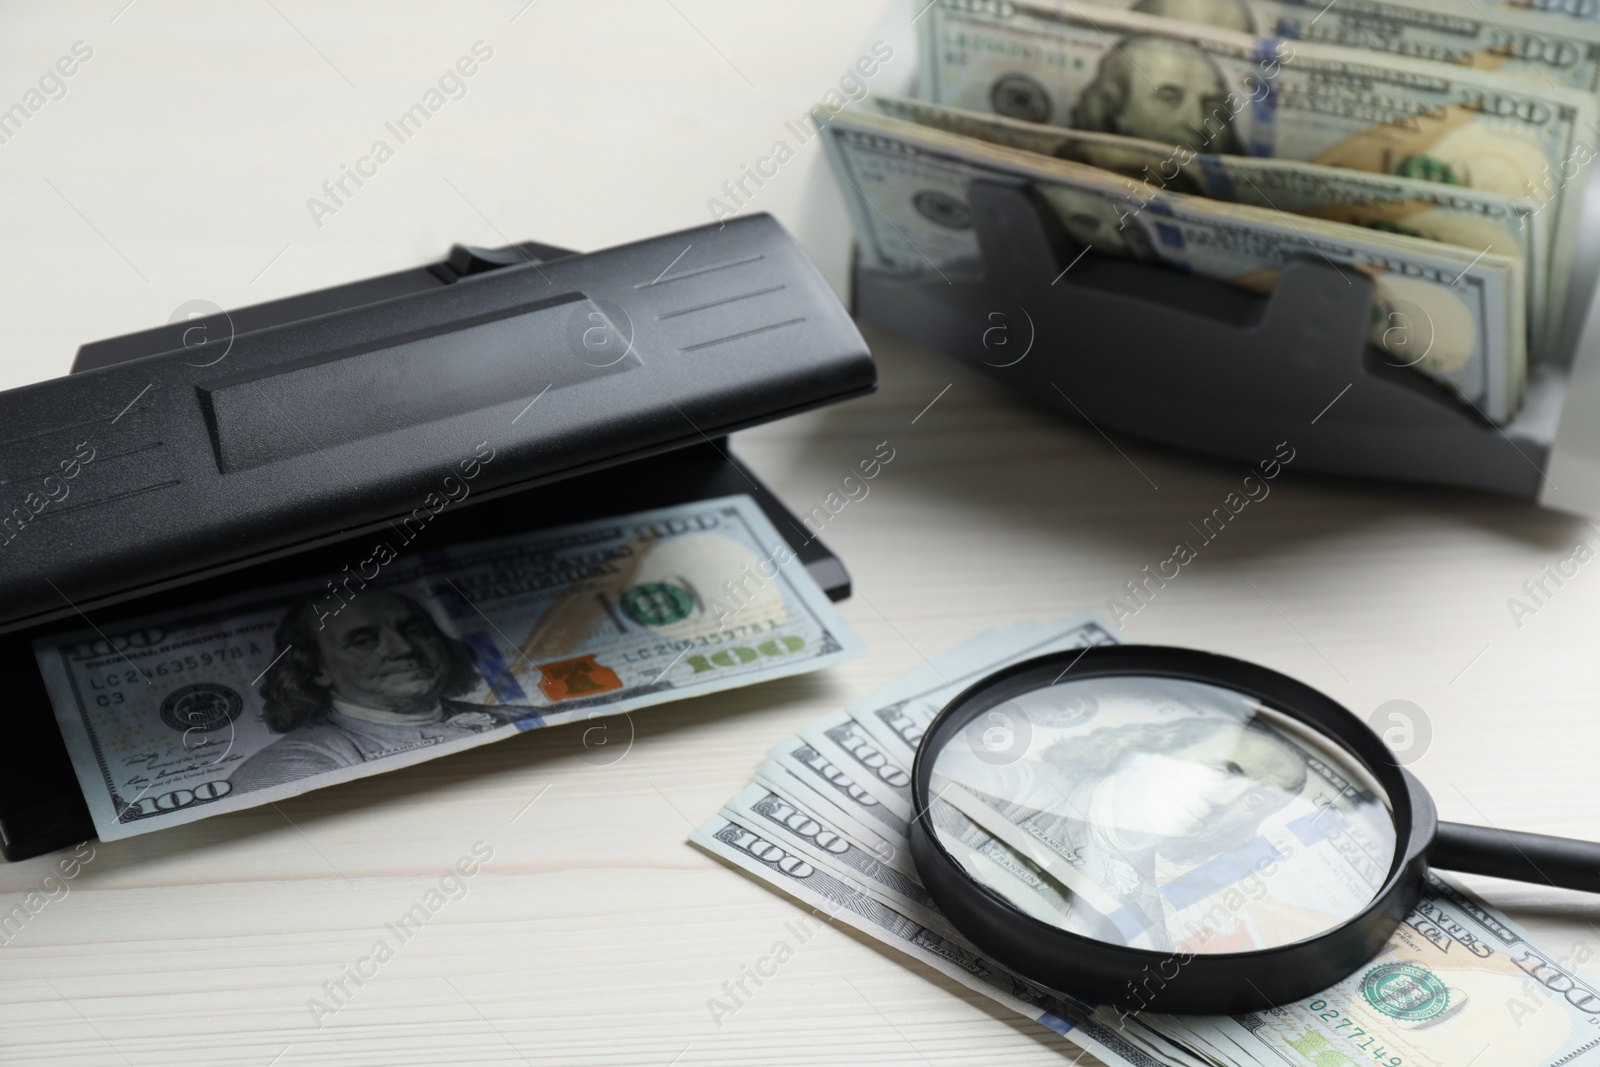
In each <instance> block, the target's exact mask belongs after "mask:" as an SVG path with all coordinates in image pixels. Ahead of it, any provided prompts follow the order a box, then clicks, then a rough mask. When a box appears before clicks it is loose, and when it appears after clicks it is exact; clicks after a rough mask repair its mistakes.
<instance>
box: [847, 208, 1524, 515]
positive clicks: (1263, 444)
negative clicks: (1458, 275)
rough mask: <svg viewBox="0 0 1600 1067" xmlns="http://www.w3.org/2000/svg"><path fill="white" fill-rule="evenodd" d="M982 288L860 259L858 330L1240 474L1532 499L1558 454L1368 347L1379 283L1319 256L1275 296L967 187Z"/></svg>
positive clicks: (1293, 268)
mask: <svg viewBox="0 0 1600 1067" xmlns="http://www.w3.org/2000/svg"><path fill="white" fill-rule="evenodd" d="M969 196H970V201H971V208H972V223H973V226H974V228H975V230H976V235H977V238H978V245H979V249H980V251H981V255H982V260H983V277H982V278H981V279H977V280H968V279H964V278H946V277H943V276H940V275H938V274H929V275H923V276H917V277H900V276H896V275H891V274H886V273H881V272H878V271H874V270H870V269H867V268H865V267H863V266H861V265H860V264H859V263H858V265H857V268H856V271H855V276H854V296H853V304H854V310H855V313H856V315H857V316H858V318H859V319H860V320H861V321H862V322H867V323H871V324H873V325H875V326H881V327H884V328H885V329H889V330H893V331H894V332H896V333H901V334H904V335H906V336H908V337H911V338H913V339H915V340H917V341H920V342H922V343H923V344H926V345H928V346H929V347H932V348H936V349H939V350H941V351H943V352H945V353H947V354H949V355H951V356H954V357H955V358H957V359H958V360H960V361H961V362H963V363H966V364H969V365H971V366H974V367H977V368H979V369H980V370H983V371H985V372H987V373H988V374H990V375H991V376H992V377H994V378H995V379H996V380H997V381H1000V382H1003V383H1005V384H1006V385H1008V386H1010V387H1012V388H1014V389H1017V390H1019V391H1020V392H1022V393H1023V394H1024V395H1025V396H1027V397H1028V398H1030V399H1031V400H1034V401H1037V402H1039V403H1042V404H1045V405H1048V406H1049V407H1051V408H1053V409H1054V410H1056V411H1058V412H1060V413H1062V414H1065V415H1067V416H1068V417H1070V418H1072V419H1074V420H1083V421H1089V422H1092V423H1093V424H1094V425H1095V426H1097V427H1100V428H1104V429H1111V430H1116V431H1121V432H1124V433H1127V434H1131V435H1133V436H1136V437H1143V438H1146V439H1148V440H1152V441H1157V442H1161V443H1164V444H1168V445H1173V446H1176V447H1179V448H1183V449H1187V450H1192V451H1196V452H1204V453H1209V454H1212V455H1215V456H1220V457H1224V458H1227V459H1231V460H1237V461H1241V462H1244V463H1246V464H1250V463H1254V462H1257V461H1259V460H1262V459H1265V458H1267V457H1270V456H1272V455H1273V454H1274V450H1275V448H1276V446H1277V444H1278V443H1279V442H1284V441H1287V442H1288V443H1289V445H1290V446H1291V447H1292V448H1293V449H1294V450H1295V457H1296V458H1295V460H1294V463H1295V467H1296V468H1297V469H1313V470H1319V471H1324V472H1328V473H1334V474H1349V475H1357V476H1361V477H1368V478H1386V479H1397V480H1405V481H1417V482H1437V483H1445V484H1453V485H1462V486H1470V487H1474V488H1481V489H1489V490H1492V491H1495V492H1500V493H1508V494H1511V495H1515V496H1520V497H1529V498H1532V497H1537V496H1538V495H1539V492H1540V489H1541V483H1542V482H1543V481H1544V468H1545V466H1546V464H1547V463H1548V460H1549V453H1550V444H1551V442H1550V441H1549V440H1547V439H1543V438H1541V437H1539V436H1536V435H1534V434H1530V433H1526V432H1524V431H1523V430H1522V429H1521V428H1520V427H1519V426H1517V425H1516V424H1515V423H1514V424H1513V425H1512V426H1510V427H1507V428H1505V429H1504V430H1502V428H1500V427H1497V426H1495V425H1493V424H1491V423H1490V422H1489V421H1487V419H1485V418H1484V417H1483V416H1482V415H1481V414H1479V413H1478V412H1477V411H1475V410H1474V409H1473V407H1472V406H1471V405H1470V404H1468V403H1466V402H1465V401H1463V400H1461V399H1460V398H1459V397H1456V396H1453V395H1451V394H1450V393H1449V392H1448V391H1447V390H1445V389H1444V387H1442V386H1440V385H1437V384H1436V383H1434V382H1433V381H1432V380H1430V379H1428V378H1426V377H1425V376H1424V375H1422V374H1420V373H1418V372H1416V371H1415V370H1412V369H1409V368H1405V367H1400V366H1397V365H1394V364H1393V363H1391V362H1389V361H1388V360H1387V359H1386V358H1385V356H1384V355H1383V354H1382V353H1380V352H1379V351H1378V350H1377V349H1376V348H1374V347H1373V346H1372V345H1370V344H1369V343H1368V340H1367V336H1368V331H1369V325H1370V323H1371V321H1372V318H1371V317H1372V314H1373V287H1372V283H1371V282H1370V281H1369V280H1368V279H1367V278H1365V277H1364V276H1362V275H1360V274H1358V273H1356V272H1353V271H1348V270H1345V271H1341V270H1339V269H1337V268H1336V267H1334V266H1333V265H1332V264H1330V263H1326V262H1324V261H1322V260H1320V259H1316V258H1311V259H1305V260H1298V261H1295V262H1292V263H1290V264H1289V265H1287V266H1286V267H1285V268H1284V269H1283V271H1282V273H1281V275H1280V277H1279V279H1278V283H1277V286H1276V288H1275V289H1274V291H1273V292H1272V293H1271V294H1270V295H1269V296H1265V297H1260V296H1254V295H1252V294H1249V293H1245V292H1243V291H1241V290H1239V289H1236V288H1233V287H1231V286H1228V285H1225V284H1223V283H1221V282H1216V281H1211V280H1209V279H1205V278H1199V277H1195V276H1192V275H1187V274H1181V273H1178V272H1175V271H1171V270H1167V269H1165V268H1163V267H1159V266H1154V265H1150V264H1145V263H1137V262H1133V261H1131V260H1124V259H1116V258H1112V257H1110V256H1104V255H1101V254H1099V253H1097V252H1094V251H1092V250H1088V249H1085V248H1083V247H1082V246H1080V245H1077V244H1075V243H1074V242H1073V240H1072V238H1071V237H1070V236H1069V235H1068V234H1067V232H1066V231H1065V229H1064V228H1063V227H1062V225H1061V223H1060V221H1059V220H1058V218H1057V217H1056V215H1055V213H1054V211H1053V210H1052V209H1051V208H1050V206H1049V205H1048V204H1047V203H1046V202H1045V201H1044V199H1043V198H1042V197H1041V196H1040V195H1039V194H1038V193H1037V192H1036V191H1035V190H1033V189H1031V188H1030V187H1029V186H1028V185H1027V183H1025V182H1013V181H1007V180H1000V179H980V180H978V181H975V182H973V185H972V188H971V190H970V194H969Z"/></svg>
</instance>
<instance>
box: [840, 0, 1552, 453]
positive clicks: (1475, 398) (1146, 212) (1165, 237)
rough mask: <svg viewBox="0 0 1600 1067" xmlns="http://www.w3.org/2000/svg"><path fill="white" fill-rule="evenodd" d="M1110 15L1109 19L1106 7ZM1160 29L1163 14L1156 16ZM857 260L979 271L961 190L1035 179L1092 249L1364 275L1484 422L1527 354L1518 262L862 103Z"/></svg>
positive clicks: (1426, 360)
mask: <svg viewBox="0 0 1600 1067" xmlns="http://www.w3.org/2000/svg"><path fill="white" fill-rule="evenodd" d="M1108 14H1115V12H1108ZM1153 21H1155V22H1158V23H1161V24H1163V25H1170V23H1169V22H1165V21H1164V20H1153ZM826 144H827V146H828V149H829V156H830V159H831V160H832V161H833V165H834V167H835V169H836V172H837V173H838V174H839V176H840V178H841V180H842V186H843V187H844V188H845V192H846V200H847V202H848V203H850V205H851V209H852V213H853V217H854V220H855V225H856V228H857V233H858V235H859V236H860V239H861V245H862V250H863V251H862V257H863V262H864V263H866V264H867V265H868V266H870V267H872V268H874V269H878V270H883V271H888V272H892V273H900V274H918V273H927V272H929V271H937V272H938V273H939V274H941V275H943V276H944V277H946V278H951V277H957V276H967V277H976V276H977V275H978V274H979V273H980V271H981V269H982V265H981V258H980V253H979V249H978V241H977V234H976V231H975V230H974V228H973V223H972V217H971V209H970V207H969V205H968V190H969V188H970V186H971V184H972V182H974V181H976V180H979V179H983V178H994V177H997V176H999V177H1009V178H1011V179H1012V180H1015V179H1017V178H1022V179H1024V180H1027V181H1030V182H1032V183H1034V184H1035V185H1036V187H1037V188H1038V189H1039V191H1040V193H1041V194H1042V195H1043V196H1044V198H1045V199H1046V200H1047V201H1048V202H1049V203H1050V204H1051V206H1052V207H1053V208H1054V209H1055V211H1056V213H1057V215H1058V216H1059V217H1060V219H1061V221H1062V224H1063V226H1064V228H1065V229H1066V230H1067V232H1068V233H1069V234H1070V235H1071V237H1072V238H1073V239H1074V240H1075V241H1076V242H1077V243H1078V244H1080V245H1083V246H1086V247H1089V248H1093V249H1095V250H1096V251H1097V252H1100V253H1102V254H1108V255H1115V256H1121V257H1125V258H1131V259H1136V260H1140V261H1144V262H1151V263H1156V264H1161V265H1164V266H1168V267H1171V268H1174V269H1177V270H1181V271H1185V272H1188V273H1193V274H1197V275H1200V276H1202V277H1207V278H1213V279H1216V280H1218V281H1223V282H1227V283H1229V284H1232V285H1235V286H1237V287H1240V288H1243V289H1246V290H1248V291H1252V292H1267V291H1270V290H1271V288H1272V287H1273V285H1274V284H1275V283H1276V279H1277V276H1278V273H1279V272H1280V271H1281V269H1282V268H1283V267H1284V266H1285V265H1286V264H1288V263H1289V262H1291V261H1292V260H1295V259H1299V258H1306V257H1310V258H1314V259H1319V260H1321V261H1324V262H1327V263H1329V264H1332V265H1333V266H1334V268H1335V269H1336V270H1340V271H1342V272H1355V273H1360V274H1364V275H1366V276H1368V277H1371V278H1372V280H1373V284H1374V287H1375V290H1376V293H1375V301H1374V309H1373V314H1372V320H1371V323H1370V327H1369V334H1368V336H1369V338H1370V339H1371V341H1372V343H1373V344H1374V345H1376V346H1378V347H1379V348H1381V349H1382V350H1384V352H1385V353H1386V354H1387V356H1386V358H1388V359H1389V361H1390V362H1391V363H1392V364H1394V365H1396V366H1414V367H1415V368H1416V369H1417V370H1419V371H1422V372H1424V373H1426V374H1428V375H1430V376H1431V377H1433V378H1435V379H1436V380H1438V381H1441V382H1443V383H1444V384H1446V385H1447V386H1448V387H1450V388H1451V389H1453V390H1455V391H1456V392H1459V393H1460V394H1461V395H1462V396H1464V397H1466V398H1467V399H1468V400H1469V401H1470V402H1471V403H1473V404H1474V405H1476V406H1477V407H1478V408H1479V409H1480V410H1482V411H1483V412H1484V414H1485V415H1486V416H1487V417H1489V418H1491V419H1493V420H1495V421H1496V422H1504V421H1507V420H1508V419H1510V418H1511V416H1512V415H1514V414H1515V412H1516V410H1517V407H1518V406H1519V405H1520V403H1521V395H1522V388H1523V383H1524V379H1525V375H1526V363H1527V326H1526V319H1525V311H1526V306H1527V304H1526V299H1527V293H1526V286H1525V283H1524V281H1523V264H1522V261H1521V259H1517V258H1511V257H1506V256H1500V255H1495V254H1494V253H1492V252H1489V251H1487V250H1480V251H1477V252H1474V251H1472V250H1470V249H1464V248H1457V247H1454V246H1452V245H1447V244H1442V243H1439V242H1436V241H1429V240H1425V239H1422V238H1417V237H1410V236H1406V235H1402V234H1394V233H1387V232H1383V231H1380V230H1371V229H1364V228H1360V227H1356V226H1350V225H1346V224H1342V223H1335V222H1327V221H1323V220H1321V219H1316V218H1308V217H1305V216H1297V215H1288V214H1284V213H1282V212H1279V211H1272V210H1267V209H1261V208H1256V207H1252V206H1248V205H1243V204H1229V203H1219V202H1216V201H1213V200H1208V199H1206V198H1204V197H1198V196H1190V195H1187V194H1184V193H1179V192H1172V191H1169V190H1162V189H1158V188H1156V187H1155V186H1152V185H1148V184H1142V183H1132V184H1131V187H1130V183H1129V181H1128V179H1126V178H1125V177H1123V176H1121V175H1117V174H1113V173H1111V172H1108V171H1105V170H1102V169H1099V168H1097V167H1092V166H1086V165H1084V164H1080V163H1074V162H1071V161H1068V160H1059V159H1050V158H1045V157H1042V156H1040V155H1038V154H1036V153H1032V152H1023V151H1019V150H1017V149H1013V148H1008V147H1005V146H1003V145H997V144H992V143H989V142H985V141H979V140H976V139H974V138H970V137H962V136H958V135H955V134H950V133H947V132H945V131H943V130H939V129H934V128H932V127H928V126H921V125H918V124H916V123H911V122H904V121H901V120H898V119H893V118H889V117H886V116H883V115H881V114H877V113H874V112H871V111H866V110H857V111H850V112H846V113H844V114H841V115H840V116H838V117H837V118H836V119H834V120H833V121H832V122H831V123H830V124H829V126H828V137H827V141H826Z"/></svg>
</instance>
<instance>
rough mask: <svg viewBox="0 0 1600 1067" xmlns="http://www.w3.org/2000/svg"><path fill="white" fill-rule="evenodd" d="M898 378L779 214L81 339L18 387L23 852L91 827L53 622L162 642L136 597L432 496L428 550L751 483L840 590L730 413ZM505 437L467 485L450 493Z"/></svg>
mask: <svg viewBox="0 0 1600 1067" xmlns="http://www.w3.org/2000/svg"><path fill="white" fill-rule="evenodd" d="M180 310H181V309H180ZM875 386H876V369H875V367H874V365H873V361H872V357H871V354H870V353H869V351H868V350H867V346H866V344H865V342H864V341H863V340H862V338H861V335H860V334H859V332H857V330H856V328H855V326H854V324H853V323H852V321H851V319H850V316H849V315H848V314H847V312H846V311H845V309H844V308H843V307H842V306H841V305H840V303H839V302H838V300H837V299H836V298H835V296H834V294H833V292H832V290H831V289H830V288H829V287H828V285H827V283H826V282H825V281H824V279H823V277H822V275H821V274H820V273H819V272H818V270H817V269H816V267H815V265H814V264H812V263H811V261H810V260H809V259H808V258H807V256H806V254H805V253H804V251H803V250H802V249H801V248H800V246H799V244H798V243H797V242H796V241H795V240H794V239H793V238H792V237H790V236H789V235H788V234H787V233H786V232H785V231H784V230H783V228H782V227H781V226H779V225H778V224H777V223H776V222H775V221H774V220H772V219H771V218H770V217H768V216H765V215H754V216H750V217H746V218H742V219H738V220H732V221H728V222H726V223H725V224H723V225H721V226H706V227H701V228H698V229H693V230H686V231H683V232H681V233H676V234H670V235H667V236H664V237H657V238H653V239H651V240H646V241H640V242H638V243H635V244H628V245H623V246H620V247H617V248H611V249H606V250H604V251H600V252H595V253H591V254H588V255H579V254H576V253H573V252H569V251H566V250H564V249H559V248H552V247H550V246H547V245H541V244H534V243H527V244H520V245H516V246H513V247H510V248H504V249H492V250H491V249H477V248H467V247H461V246H457V247H456V248H455V249H454V250H453V251H452V252H451V254H450V257H449V258H448V259H447V260H446V261H445V262H443V263H438V264H434V265H432V266H427V267H420V268H416V269H413V270H405V271H401V272H399V273H395V274H388V275H384V276H381V277H377V278H370V279H367V280H364V281H358V282H354V283H351V284H348V285H340V286H335V287H333V288H330V289H324V290H321V291H318V292H313V293H308V294H304V295H301V296H295V297H290V298H287V299H283V300H276V301H272V302H269V303H265V304H258V305H254V306H251V307H246V308H241V309H238V310H235V311H232V312H223V311H221V310H220V309H217V310H215V311H208V312H206V313H204V314H197V315H196V316H195V317H183V318H180V319H179V321H177V322H175V323H172V324H169V325H167V326H164V327H160V328H157V329H152V330H146V331H143V332H140V333H134V334H129V335H126V336H123V337H117V338H113V339H110V340H106V341H99V342H96V343H93V344H87V345H84V346H83V347H82V348H80V349H79V351H78V355H77V359H76V361H75V362H74V364H73V367H72V373H71V374H70V375H68V376H66V377H63V378H58V379H54V380H51V381H46V382H41V383H38V384H35V385H29V386H24V387H22V388H19V389H13V390H10V391H8V392H5V393H0V670H3V671H4V675H3V676H4V677H5V679H6V682H7V686H6V691H7V696H6V698H5V699H6V701H7V704H8V705H9V706H8V707H7V709H6V716H5V721H6V726H7V731H8V736H7V744H6V745H5V746H4V747H3V749H0V852H3V853H4V855H5V857H6V858H7V859H8V860H18V859H23V858H26V857H28V856H32V855H37V854H39V853H42V852H46V851H50V850H53V849H56V848H60V847H63V846H65V845H69V844H73V843H75V842H78V841H81V840H84V839H86V838H89V837H92V836H93V835H94V827H93V823H92V822H91V821H90V819H89V816H88V811H87V809H86V807H85V806H84V802H83V798H82V795H81V793H80V791H79V789H78V785H77V781H76V779H75V777H74V775H73V772H72V767H71V764H70V761H69V760H68V758H67V753H66V749H65V747H64V745H63V743H62V740H61V737H60V733H59V731H58V730H57V727H56V723H55V718H54V715H53V713H52V711H51V707H50V703H49V698H48V697H47V696H46V693H45V689H44V685H43V682H42V680H41V678H40V676H39V671H38V667H37V666H36V664H35V661H34V657H33V651H32V646H31V641H32V638H33V637H34V636H35V635H37V634H39V633H40V632H45V631H48V630H50V629H52V628H57V627H69V626H83V625H85V622H86V621H87V623H88V624H89V625H92V626H94V627H95V628H96V629H98V630H99V631H100V632H101V634H102V636H103V637H106V635H116V637H115V640H121V641H131V640H136V639H137V635H136V634H135V635H131V636H130V635H128V634H126V633H123V632H121V631H119V630H118V628H117V620H118V619H125V618H128V617H131V616H135V615H140V614H145V613H147V612H150V611H157V610H161V609H163V608H165V607H170V606H177V605H181V604H183V603H185V602H188V601H193V600H195V599H201V598H203V599H211V598H213V597H217V596H223V595H227V594H228V593H230V592H234V591H243V590H248V589H251V588H257V587H260V586H264V585H270V584H275V583H278V582H283V581H286V580H292V579H296V578H304V577H307V576H321V575H322V574H325V573H326V574H330V575H331V574H336V573H337V572H338V571H339V568H340V565H341V563H348V551H344V552H342V553H341V551H340V550H341V548H345V547H346V542H349V541H351V540H352V539H355V538H360V537H365V536H367V535H369V534H371V533H372V532H373V531H376V530H379V529H383V528H386V527H388V524H390V523H402V522H405V521H406V520H407V519H412V520H413V526H415V525H416V524H417V523H416V516H417V514H418V509H423V512H422V513H423V514H425V515H426V516H427V522H426V527H425V529H422V530H421V532H420V534H418V535H417V536H416V540H415V541H414V542H412V543H411V544H410V545H409V546H408V548H409V549H410V550H415V551H425V550H426V549H427V548H428V547H429V546H431V545H440V544H447V543H451V542H455V541H465V540H475V539H482V538H488V537H500V536H505V535H508V534H512V533H517V532H522V531H528V530H536V529H539V528H541V527H546V526H553V525H559V524H565V523H572V522H577V521H581V520H584V519H589V518H601V517H604V516H606V515H610V514H618V513H623V512H630V511H638V510H642V509H645V508H653V507H662V506H667V505H671V504H676V503H683V502H688V501H693V500H698V499H705V498H709V497H716V496H724V495H729V494H735V493H746V494H749V495H750V496H751V497H752V498H754V499H755V501H756V502H757V503H758V504H759V505H760V506H761V507H762V508H763V509H764V510H765V511H766V513H767V514H768V515H769V517H770V518H771V519H772V521H773V525H774V526H776V527H777V529H778V530H779V531H780V532H781V533H782V534H783V535H784V537H785V538H786V539H787V540H788V541H789V542H790V545H791V547H792V548H793V549H794V551H795V552H796V554H797V555H798V556H799V558H800V560H801V561H802V562H803V563H804V565H805V566H806V568H807V569H808V571H809V572H810V573H811V575H812V576H813V577H814V578H815V579H816V580H817V582H818V584H819V585H820V586H821V587H822V588H823V589H824V590H825V591H826V592H827V593H828V595H829V596H830V597H832V598H833V599H835V600H838V599H842V598H844V597H845V596H847V595H848V594H849V589H850V580H849V577H848V575H847V573H846V571H845V569H844V567H843V565H842V564H841V563H840V562H839V560H838V559H837V558H836V557H834V555H833V554H832V553H831V552H829V551H828V549H827V548H826V547H825V546H824V545H823V544H822V542H821V541H819V540H818V539H817V538H816V537H815V536H814V535H813V531H811V530H808V529H807V528H806V526H805V524H804V523H803V522H802V521H801V520H800V519H799V518H797V517H796V516H795V515H793V514H792V513H791V512H789V510H788V509H786V508H785V507H784V505H783V504H782V503H780V502H779V501H778V500H777V498H776V497H774V496H773V495H772V493H771V492H770V491H768V490H767V489H766V487H765V486H763V485H762V484H761V482H760V481H759V480H758V479H757V478H756V477H755V475H754V474H752V473H751V472H750V471H749V470H747V469H746V468H745V467H744V466H743V465H742V464H740V463H739V462H738V461H737V460H736V459H734V458H733V457H732V456H731V455H730V453H729V451H728V446H727V436H728V434H730V433H732V432H733V431H735V430H739V429H743V428H746V427H750V426H755V425H758V424H760V423H764V422H768V421H770V420H773V419H777V418H782V417H784V416H786V415H791V414H795V413H797V412H802V411H806V410H809V409H812V408H817V407H820V406H822V405H825V404H831V403H834V402H837V401H840V400H844V399H846V398H848V397H853V396H859V395H862V394H865V393H869V392H871V391H872V390H873V389H874V388H875ZM490 453H492V456H493V458H492V461H491V462H486V463H482V465H481V469H480V472H479V473H478V475H477V477H476V478H475V479H474V480H473V481H472V483H471V492H470V494H469V495H468V496H466V497H465V498H461V499H459V500H458V499H457V498H456V496H455V494H454V493H451V494H450V495H449V497H448V498H447V497H445V496H444V495H443V492H444V490H442V489H441V487H442V486H443V485H444V484H445V483H444V479H445V477H446V475H449V474H451V473H453V472H455V471H456V470H458V465H459V464H460V463H461V462H463V461H470V460H473V459H474V457H476V458H477V459H478V460H482V459H483V457H484V456H485V455H488V454H490ZM458 483H459V479H457V480H455V481H454V482H452V483H451V484H458ZM440 501H445V502H444V503H443V504H441V503H440ZM107 639H108V646H107V647H108V653H109V652H110V651H112V650H113V649H114V646H115V640H110V639H109V638H107Z"/></svg>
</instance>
